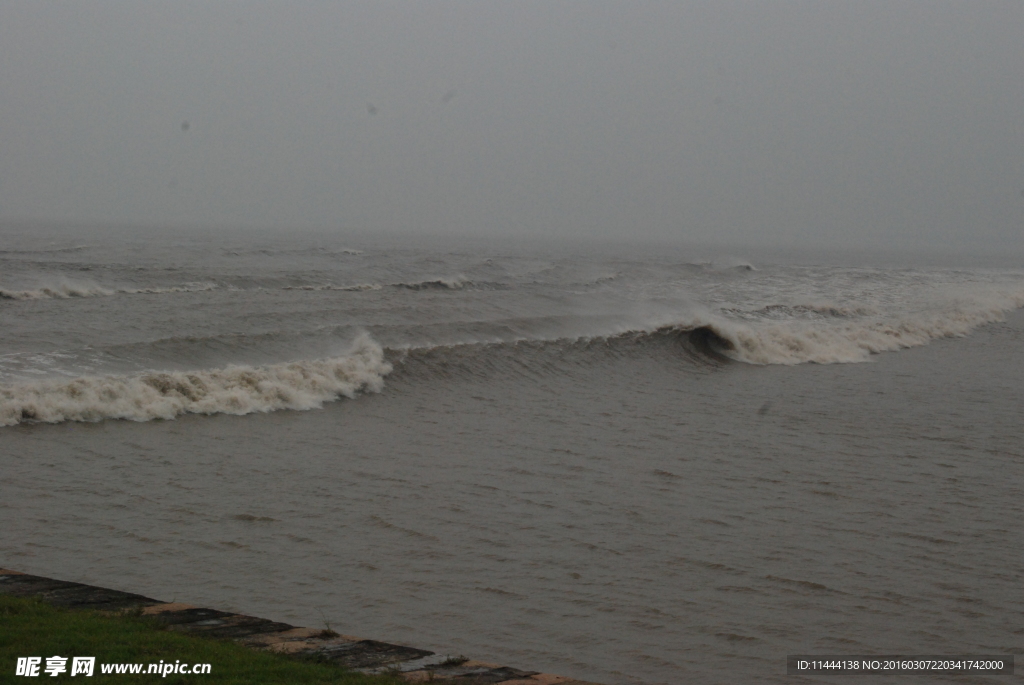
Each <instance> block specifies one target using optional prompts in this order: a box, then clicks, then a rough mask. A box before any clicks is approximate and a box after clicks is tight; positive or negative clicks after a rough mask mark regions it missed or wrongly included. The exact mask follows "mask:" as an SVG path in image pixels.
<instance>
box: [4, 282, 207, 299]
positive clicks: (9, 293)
mask: <svg viewBox="0 0 1024 685" xmlns="http://www.w3.org/2000/svg"><path fill="white" fill-rule="evenodd" d="M216 289H217V284H216V283H185V284H184V285H177V286H170V287H166V288H114V289H111V288H104V287H102V286H99V285H94V284H82V283H73V282H70V281H69V282H66V283H61V284H59V285H54V286H44V287H40V288H35V289H32V290H6V289H3V288H0V299H3V300H45V299H68V298H72V297H109V296H111V295H117V294H119V293H122V294H127V295H154V294H162V293H194V292H203V291H207V290H216Z"/></svg>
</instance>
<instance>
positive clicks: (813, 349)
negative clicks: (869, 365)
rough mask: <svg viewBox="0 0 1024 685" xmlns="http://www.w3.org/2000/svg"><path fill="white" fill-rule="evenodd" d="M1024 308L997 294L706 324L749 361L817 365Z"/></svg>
mask: <svg viewBox="0 0 1024 685" xmlns="http://www.w3.org/2000/svg"><path fill="white" fill-rule="evenodd" d="M1021 307H1024V293H1015V294H1014V293H1001V294H994V295H991V296H989V297H987V298H985V299H974V300H966V301H961V302H959V303H958V304H956V305H955V306H952V307H947V308H943V309H942V310H940V311H933V312H921V313H916V314H904V315H901V316H899V317H897V318H895V319H886V318H881V317H876V318H871V319H864V320H859V321H849V322H843V323H838V324H837V323H831V322H830V323H829V324H827V325H821V324H815V323H811V322H796V321H794V322H787V323H785V324H761V325H755V326H751V325H744V324H739V323H734V322H730V321H725V320H722V319H719V318H717V317H715V319H714V320H713V321H710V322H708V323H707V324H706V325H707V326H708V327H709V328H710V329H711V330H713V331H714V332H715V333H716V334H717V335H718V336H720V337H721V338H723V339H724V340H725V341H727V343H728V344H729V345H731V346H732V349H731V350H727V351H724V352H723V353H724V354H726V355H727V356H730V357H732V358H734V359H736V360H737V361H743V362H747V363H751V364H802V363H806V362H814V363H818V364H836V363H853V362H863V361H867V360H868V358H869V357H870V355H872V354H878V353H880V352H892V351H896V350H900V349H906V348H909V347H918V346H921V345H927V344H928V343H929V342H931V341H932V340H936V339H939V338H953V337H961V336H965V335H967V334H968V333H970V332H971V331H972V330H974V329H975V328H977V327H978V326H981V325H983V324H987V323H995V322H997V321H1003V320H1005V317H1006V314H1007V312H1010V311H1013V310H1015V309H1019V308H1021Z"/></svg>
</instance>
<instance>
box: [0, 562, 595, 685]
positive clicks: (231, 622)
mask: <svg viewBox="0 0 1024 685" xmlns="http://www.w3.org/2000/svg"><path fill="white" fill-rule="evenodd" d="M0 594H6V595H13V596H17V597H38V598H40V599H42V600H43V601H45V602H47V603H49V604H53V605H55V606H60V607H65V608H70V609H91V610H95V611H103V612H110V613H119V612H125V611H141V612H142V613H143V614H144V615H151V616H157V617H159V618H160V621H161V622H162V623H164V624H165V625H167V626H168V630H173V631H177V632H182V633H187V634H189V635H194V636H197V637H208V638H214V639H221V640H224V639H228V640H234V641H235V642H238V643H241V644H243V645H246V646H248V647H252V648H254V649H263V650H269V651H274V652H280V653H284V654H290V655H295V656H301V657H315V658H317V659H318V660H326V661H330V662H333V663H336V664H339V665H341V666H344V667H346V668H350V669H354V670H358V671H366V672H383V671H394V672H398V673H399V675H401V676H402V677H403V678H405V679H406V680H408V681H409V682H410V683H420V682H450V683H458V684H459V685H597V684H596V683H588V682H585V681H582V680H573V679H572V678H566V677H564V676H557V675H551V674H549V673H538V672H536V671H525V670H520V669H516V668H511V667H508V666H499V665H497V664H491V663H486V662H482V661H474V660H472V659H465V658H464V657H459V658H452V657H451V656H448V655H439V654H435V653H434V652H429V651H427V650H423V649H415V648H413V647H404V646H401V645H393V644H390V643H387V642H380V641H378V640H368V639H363V638H359V637H354V636H351V635H339V634H337V633H334V632H332V631H327V630H323V629H315V628H300V627H296V626H292V625H288V624H287V623H280V622H277V621H271V620H269V619H265V618H257V617H255V616H245V615H243V614H233V613H230V612H226V611H217V610H216V609H203V608H201V607H195V606H191V605H188V604H181V603H177V602H175V603H171V602H162V601H160V600H158V599H152V598H150V597H143V596H142V595H136V594H132V593H130V592H121V591H119V590H109V589H107V588H101V587H95V586H93V585H85V584H82V583H71V582H67V581H63V580H54V579H52V578H43V577H41V576H33V575H29V574H26V573H20V572H18V571H10V570H7V569H0Z"/></svg>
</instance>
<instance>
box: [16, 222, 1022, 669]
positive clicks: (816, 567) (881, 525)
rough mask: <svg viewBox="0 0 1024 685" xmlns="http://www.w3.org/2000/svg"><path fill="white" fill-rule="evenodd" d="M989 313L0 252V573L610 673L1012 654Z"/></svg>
mask: <svg viewBox="0 0 1024 685" xmlns="http://www.w3.org/2000/svg"><path fill="white" fill-rule="evenodd" d="M1022 305H1024V271H1022V270H1021V269H1010V268H1005V267H1003V268H983V267H979V266H972V267H969V268H967V267H961V268H953V267H950V266H943V267H924V266H905V265H900V264H898V263H895V264H890V265H888V266H884V267H881V266H866V265H865V264H863V263H860V262H852V261H846V262H844V261H843V260H842V259H840V258H832V259H825V258H822V259H818V260H813V259H807V260H803V261H799V260H797V261H796V262H795V263H794V261H793V260H789V262H787V263H773V262H771V261H770V260H768V261H763V260H756V259H755V260H748V259H747V258H746V256H744V258H742V259H741V258H737V257H717V258H715V257H712V258H708V257H707V256H706V255H699V254H693V253H687V251H685V250H680V251H678V252H675V253H665V252H663V253H661V254H658V255H655V256H651V255H646V256H630V255H628V254H624V253H621V252H620V253H618V254H612V253H608V254H600V253H593V252H591V253H589V254H587V255H585V256H577V255H574V254H573V253H572V251H571V250H563V251H562V252H559V253H556V252H552V251H550V250H540V249H535V250H532V251H531V250H530V249H527V248H520V249H517V250H511V249H505V248H498V247H491V248H487V247H483V246H474V247H472V248H469V247H465V246H459V245H457V244H445V245H441V244H438V245H436V246H433V247H431V246H427V247H423V246H418V247H416V248H413V247H411V246H403V245H401V244H388V245H384V244H377V243H374V242H373V241H366V240H364V241H362V242H359V241H351V242H345V241H340V240H338V239H328V238H322V237H321V238H313V237H305V238H302V239H297V238H294V237H293V238H288V239H285V238H282V237H278V238H270V237H263V238H260V239H258V240H257V239H254V238H243V237H237V236H236V237H234V238H225V237H222V238H219V239H218V240H217V241H214V240H211V239H207V238H204V237H200V236H185V237H180V236H179V237H175V238H161V239H159V240H156V239H152V238H150V239H147V240H141V239H140V240H138V241H136V242H132V241H131V240H123V239H122V240H115V239H114V238H112V237H111V236H110V235H109V234H83V235H82V237H81V240H78V239H77V236H76V240H75V241H70V242H69V241H68V240H66V239H61V240H56V239H53V238H50V237H47V236H46V235H39V234H36V233H18V232H14V231H12V232H9V234H7V235H5V238H4V243H3V244H2V245H0V318H2V323H3V325H2V327H0V424H2V425H3V426H4V427H2V428H0V465H2V471H0V517H2V519H3V521H4V530H3V532H2V533H0V564H2V565H4V566H8V567H11V568H16V569H19V570H23V571H28V572H33V573H39V574H42V575H51V576H55V577H60V578H66V579H69V580H79V581H83V582H91V583H95V584H100V585H106V586H111V587H117V588H119V589H124V590H130V591H135V592H142V593H145V594H149V595H152V596H156V597H160V598H163V599H168V600H170V599H176V600H179V601H189V602H193V603H200V604H204V605H209V606H216V607H222V608H229V609H233V610H242V611H245V612H248V613H253V614H256V615H261V616H267V617H270V618H275V619H280V620H285V621H290V622H293V623H298V624H302V625H319V624H321V623H322V622H323V620H324V617H326V619H327V620H329V621H330V622H331V625H332V626H333V627H336V628H338V629H339V630H341V631H342V632H345V633H350V634H359V635H365V636H370V637H375V638H379V639H387V640H392V641H397V642H406V643H409V644H412V645H415V646H418V647H426V648H433V649H437V650H440V651H447V652H453V653H465V654H467V655H471V656H473V657H476V658H486V659H491V660H495V661H500V662H503V663H508V664H510V665H514V666H520V667H525V668H533V669H540V670H545V671H550V672H556V673H563V674H566V675H572V676H575V677H578V678H586V679H592V680H596V681H600V682H605V683H682V682H687V683H691V682H692V683H705V682H707V683H715V682H782V681H783V680H785V681H787V682H789V681H794V680H797V679H796V678H792V677H786V676H784V675H783V674H784V672H785V656H786V654H791V653H839V654H843V653H845V654H858V653H899V652H902V653H918V654H941V653H949V654H956V653H959V654H963V653H1013V652H1021V651H1024V650H1022V636H1024V629H1022V628H1021V620H1020V619H1021V612H1022V609H1024V606H1022V601H1021V594H1020V592H1019V587H1020V582H1021V579H1022V576H1024V558H1022V553H1021V549H1022V542H1024V535H1022V533H1021V529H1020V526H1018V525H1017V521H1019V520H1020V518H1021V514H1022V511H1021V509H1022V505H1021V502H1022V498H1021V494H1022V493H1021V483H1022V482H1024V473H1022V470H1024V466H1022V447H1021V438H1022V430H1021V426H1022V425H1024V401H1022V399H1024V398H1022V392H1024V391H1022V388H1024V317H1022V316H1021V314H1020V313H1018V312H1017V311H1016V310H1017V309H1018V308H1019V307H1021V306H1022ZM123 419H130V420H123ZM876 678H877V677H876ZM947 680H950V681H956V682H986V681H985V679H982V678H978V677H971V678H966V677H965V678H961V679H960V680H959V681H958V680H957V679H956V678H948V679H947ZM991 680H992V681H993V682H995V681H996V679H995V678H993V679H991ZM808 681H810V679H808ZM878 681H879V682H886V681H885V680H884V679H878Z"/></svg>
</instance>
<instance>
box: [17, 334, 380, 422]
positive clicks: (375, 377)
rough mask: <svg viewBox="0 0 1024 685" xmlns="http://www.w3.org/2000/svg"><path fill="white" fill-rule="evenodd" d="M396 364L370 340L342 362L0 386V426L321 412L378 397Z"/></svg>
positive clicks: (361, 342) (339, 359) (362, 338)
mask: <svg viewBox="0 0 1024 685" xmlns="http://www.w3.org/2000/svg"><path fill="white" fill-rule="evenodd" d="M390 372H391V364H389V363H388V362H386V361H385V360H384V350H383V349H382V348H381V346H380V345H378V344H377V343H376V342H375V341H374V340H373V339H372V338H371V337H370V336H369V335H367V334H365V333H364V334H361V335H360V336H359V337H357V338H356V339H355V340H354V341H353V343H352V345H351V347H350V348H349V350H348V351H347V352H345V353H344V354H343V355H341V356H339V357H333V358H328V359H315V360H303V361H297V362H289V363H282V364H271V365H266V366H234V365H232V366H227V367H225V368H221V369H209V370H203V371H193V372H168V373H159V372H147V373H141V374H137V375H133V376H86V377H81V378H76V379H75V380H73V381H70V382H68V381H40V382H33V383H25V384H20V385H13V386H8V387H5V388H0V426H13V425H16V424H18V423H21V422H23V421H38V422H44V423H60V422H62V421H101V420H103V419H131V420H133V421H150V420H152V419H173V418H175V417H176V416H180V415H181V414H235V415H242V414H252V413H255V412H271V411H276V410H279V409H293V410H307V409H317V408H320V407H322V406H323V404H324V403H325V402H331V401H334V400H336V399H338V398H340V397H348V398H354V397H355V396H356V395H357V394H358V393H360V392H380V391H381V390H382V389H383V387H384V376H386V375H387V374H388V373H390Z"/></svg>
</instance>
